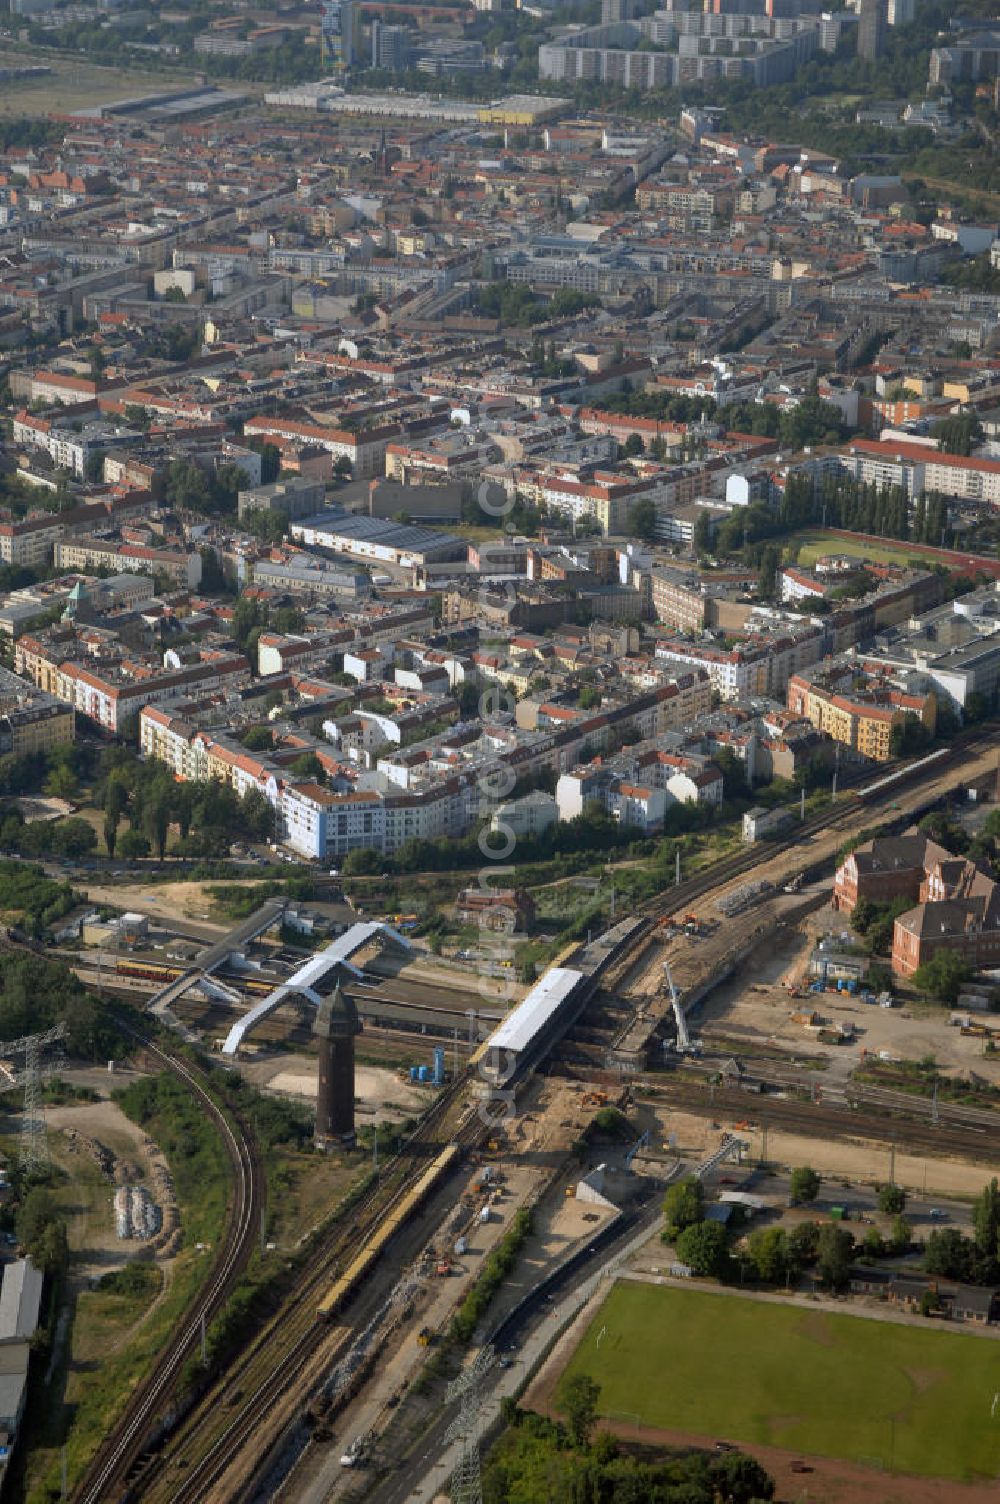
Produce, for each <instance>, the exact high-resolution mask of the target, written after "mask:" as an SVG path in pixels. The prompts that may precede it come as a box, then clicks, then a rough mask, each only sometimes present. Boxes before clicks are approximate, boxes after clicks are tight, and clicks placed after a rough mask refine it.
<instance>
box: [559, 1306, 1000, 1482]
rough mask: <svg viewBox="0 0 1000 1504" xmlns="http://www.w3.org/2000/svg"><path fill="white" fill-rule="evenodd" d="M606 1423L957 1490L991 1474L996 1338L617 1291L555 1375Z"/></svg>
mask: <svg viewBox="0 0 1000 1504" xmlns="http://www.w3.org/2000/svg"><path fill="white" fill-rule="evenodd" d="M567 1372H569V1373H588V1374H590V1375H591V1376H592V1377H593V1378H594V1379H596V1380H597V1381H598V1383H599V1384H600V1386H601V1396H600V1404H599V1409H600V1412H601V1414H602V1415H603V1416H605V1417H606V1418H607V1419H609V1420H616V1419H617V1420H623V1421H632V1422H636V1421H638V1422H640V1423H641V1424H642V1425H645V1426H649V1427H661V1428H664V1429H669V1430H672V1431H680V1432H684V1433H686V1434H690V1435H692V1436H699V1437H709V1438H713V1439H725V1440H727V1441H733V1442H749V1443H754V1442H756V1443H758V1444H759V1445H765V1446H773V1447H781V1448H784V1449H786V1450H789V1451H795V1452H803V1453H806V1454H812V1455H813V1456H824V1457H837V1458H842V1459H844V1460H847V1461H851V1462H858V1463H864V1464H868V1465H870V1466H873V1467H880V1468H885V1469H890V1470H892V1471H895V1472H901V1473H912V1474H919V1475H921V1476H924V1477H930V1478H952V1479H956V1480H961V1481H965V1482H972V1481H976V1480H982V1479H993V1478H996V1477H997V1475H998V1473H1000V1342H995V1341H991V1340H990V1339H988V1338H985V1337H978V1336H974V1335H971V1334H968V1333H963V1332H962V1331H961V1330H960V1329H954V1328H952V1329H950V1330H949V1329H943V1328H942V1327H941V1326H939V1325H931V1324H930V1323H928V1324H927V1325H917V1324H914V1325H908V1324H907V1325H904V1324H902V1323H896V1322H885V1321H872V1320H866V1319H865V1318H864V1317H861V1316H846V1315H845V1316H841V1315H839V1314H835V1313H831V1312H829V1311H824V1310H820V1309H817V1310H815V1311H812V1310H808V1309H803V1308H802V1307H801V1306H790V1305H784V1304H782V1303H780V1302H779V1301H777V1300H775V1301H759V1300H745V1299H740V1298H739V1297H738V1296H731V1295H723V1294H719V1295H715V1294H712V1293H709V1292H706V1291H701V1290H686V1289H681V1288H677V1287H674V1286H665V1285H644V1284H638V1283H630V1282H619V1283H618V1284H617V1285H616V1286H615V1287H614V1289H613V1290H612V1292H611V1294H610V1295H609V1297H608V1299H607V1300H606V1301H605V1302H604V1304H603V1306H602V1307H601V1309H600V1310H599V1311H598V1313H597V1315H596V1317H595V1318H594V1320H593V1322H592V1323H591V1325H590V1327H589V1328H588V1329H587V1331H586V1333H585V1335H584V1337H583V1340H582V1342H581V1343H580V1345H579V1347H578V1348H577V1350H576V1352H575V1353H574V1355H573V1357H572V1359H571V1360H570V1363H569V1365H568V1368H567Z"/></svg>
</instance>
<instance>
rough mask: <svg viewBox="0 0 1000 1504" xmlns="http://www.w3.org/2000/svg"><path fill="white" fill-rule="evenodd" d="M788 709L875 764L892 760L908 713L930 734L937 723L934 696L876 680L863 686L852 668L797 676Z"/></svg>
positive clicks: (791, 680) (791, 681)
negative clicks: (894, 744) (898, 732)
mask: <svg viewBox="0 0 1000 1504" xmlns="http://www.w3.org/2000/svg"><path fill="white" fill-rule="evenodd" d="M788 708H789V710H791V711H792V712H793V713H794V714H795V715H802V716H805V717H807V719H808V720H809V721H811V722H812V724H813V726H815V728H816V730H817V731H822V732H825V733H826V735H827V736H830V737H832V738H833V740H834V741H836V742H840V743H841V744H842V745H843V746H845V747H850V748H851V749H852V750H853V751H855V752H858V753H859V754H860V755H861V756H862V757H867V758H870V759H871V760H872V761H873V762H887V761H888V760H889V758H890V757H891V756H892V733H893V731H894V730H895V729H896V728H897V727H901V726H902V724H903V721H904V719H905V717H906V716H907V715H913V716H916V717H917V719H918V720H919V721H920V722H921V724H922V725H923V726H925V727H926V729H927V730H928V731H930V732H931V733H933V731H934V726H935V723H936V720H937V700H936V699H935V697H934V695H933V694H932V693H926V694H920V693H912V694H908V693H906V692H905V691H903V690H901V689H897V688H895V687H893V686H892V685H890V684H888V683H885V682H879V681H877V680H871V681H868V682H862V683H861V684H860V685H859V684H858V683H857V676H856V671H854V672H852V671H851V670H850V669H839V670H830V671H824V672H822V673H820V674H816V675H806V674H801V675H800V674H795V675H793V676H792V678H791V679H790V680H789V682H788Z"/></svg>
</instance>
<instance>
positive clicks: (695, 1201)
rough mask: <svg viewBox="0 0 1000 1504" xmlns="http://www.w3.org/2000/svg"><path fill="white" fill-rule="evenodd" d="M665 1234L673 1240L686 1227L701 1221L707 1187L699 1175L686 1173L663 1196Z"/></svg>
mask: <svg viewBox="0 0 1000 1504" xmlns="http://www.w3.org/2000/svg"><path fill="white" fill-rule="evenodd" d="M663 1216H664V1219H665V1221H666V1227H665V1229H664V1233H665V1236H666V1237H667V1238H668V1239H669V1240H670V1241H671V1242H673V1241H674V1239H676V1237H677V1235H678V1233H681V1232H683V1231H684V1229H685V1227H691V1226H693V1225H694V1224H695V1223H696V1222H701V1221H702V1220H703V1218H704V1216H705V1188H704V1186H703V1185H702V1183H701V1181H700V1180H699V1179H698V1177H697V1175H685V1177H684V1179H683V1180H678V1181H677V1182H676V1183H675V1184H674V1185H672V1186H670V1187H669V1189H668V1191H667V1193H666V1195H665V1196H664V1198H663Z"/></svg>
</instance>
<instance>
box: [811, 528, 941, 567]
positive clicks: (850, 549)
mask: <svg viewBox="0 0 1000 1504" xmlns="http://www.w3.org/2000/svg"><path fill="white" fill-rule="evenodd" d="M786 542H789V543H797V544H798V545H799V563H800V564H801V565H802V567H803V569H811V568H812V566H813V564H814V563H815V562H816V560H817V559H820V558H822V557H823V556H824V555H825V554H849V555H850V556H851V557H852V558H855V559H857V560H858V561H859V562H863V561H864V560H865V559H867V560H868V562H869V563H870V564H897V565H899V566H901V567H905V566H906V565H907V564H912V565H913V566H914V567H915V568H916V569H926V568H927V562H928V556H927V555H926V554H924V555H921V554H920V553H919V552H918V551H916V550H911V549H908V548H907V546H906V544H905V543H895V542H893V540H892V539H891V538H887V539H886V540H885V541H884V542H882V543H869V542H867V541H866V542H861V541H860V540H859V539H857V538H838V537H837V535H836V533H824V532H822V531H820V529H818V528H815V529H814V528H809V529H807V530H806V531H805V532H800V533H792V534H790V535H789V537H788V539H787V540H786Z"/></svg>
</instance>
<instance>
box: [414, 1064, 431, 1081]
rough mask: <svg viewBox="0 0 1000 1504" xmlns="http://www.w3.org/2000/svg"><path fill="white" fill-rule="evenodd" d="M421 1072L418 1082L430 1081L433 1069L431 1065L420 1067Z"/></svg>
mask: <svg viewBox="0 0 1000 1504" xmlns="http://www.w3.org/2000/svg"><path fill="white" fill-rule="evenodd" d="M419 1070H420V1074H419V1076H418V1077H417V1080H418V1081H429V1080H430V1077H431V1068H430V1066H429V1065H421V1066H420V1067H419Z"/></svg>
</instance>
